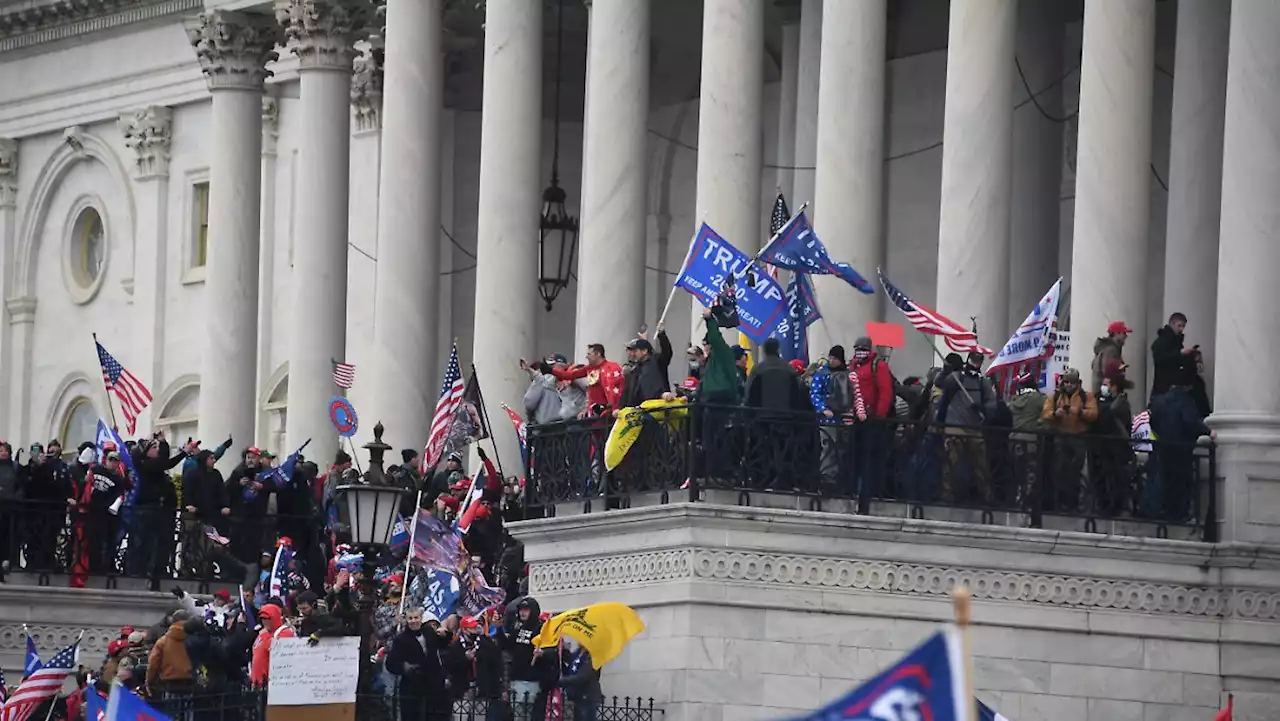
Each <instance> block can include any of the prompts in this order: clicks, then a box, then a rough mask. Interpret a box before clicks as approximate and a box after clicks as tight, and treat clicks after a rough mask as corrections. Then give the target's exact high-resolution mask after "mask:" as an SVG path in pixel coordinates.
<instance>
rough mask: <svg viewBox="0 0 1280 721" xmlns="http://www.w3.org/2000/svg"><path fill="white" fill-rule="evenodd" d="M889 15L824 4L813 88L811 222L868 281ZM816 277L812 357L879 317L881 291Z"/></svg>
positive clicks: (875, 231) (879, 212) (880, 251)
mask: <svg viewBox="0 0 1280 721" xmlns="http://www.w3.org/2000/svg"><path fill="white" fill-rule="evenodd" d="M807 7H808V6H807V5H806V8H807ZM887 23H888V16H887V12H886V7H885V0H861V1H860V2H831V3H827V4H826V5H825V6H824V8H823V18H822V77H823V78H828V79H830V82H823V83H822V84H821V87H820V88H819V100H818V104H819V105H820V106H821V108H822V111H821V112H820V113H818V156H817V172H816V182H815V188H814V212H813V223H814V230H815V231H816V232H817V234H818V237H819V238H821V239H822V241H823V242H824V243H825V244H826V246H827V250H828V251H830V253H831V257H832V258H834V259H836V260H841V261H845V262H847V263H850V264H851V265H853V267H854V268H855V269H857V270H858V272H860V273H862V274H863V275H864V276H865V277H866V278H867V279H868V280H870V281H871V282H873V283H874V282H875V281H874V280H873V279H874V278H875V272H876V267H877V266H879V265H882V264H883V263H884V257H885V252H884V99H885V94H884V93H885V60H884V59H885V38H886V33H887ZM815 281H816V282H815V284H814V287H815V289H816V291H817V294H818V298H819V303H820V304H821V306H822V314H823V317H824V318H825V322H822V323H818V324H815V325H814V326H813V328H812V329H811V330H813V331H814V332H812V333H811V334H810V337H809V350H810V353H811V355H813V356H814V357H818V356H820V355H826V353H827V351H828V350H829V349H830V348H831V346H832V345H834V344H836V343H843V344H845V345H846V346H852V344H853V341H854V339H856V338H857V337H858V336H861V335H866V332H867V331H866V324H867V321H869V320H880V316H881V298H882V297H883V295H882V293H881V292H880V290H879V289H877V290H876V294H875V295H869V296H868V295H863V294H862V293H860V292H858V291H856V290H854V289H853V288H851V287H849V284H847V283H845V282H844V281H842V280H840V279H838V278H835V277H832V276H816V277H815ZM828 329H829V332H830V333H834V334H835V337H834V338H833V337H831V336H830V335H829V334H828Z"/></svg>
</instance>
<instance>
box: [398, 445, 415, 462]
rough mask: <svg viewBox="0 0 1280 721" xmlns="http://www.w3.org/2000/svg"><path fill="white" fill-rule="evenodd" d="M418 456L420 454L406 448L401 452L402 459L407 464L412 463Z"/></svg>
mask: <svg viewBox="0 0 1280 721" xmlns="http://www.w3.org/2000/svg"><path fill="white" fill-rule="evenodd" d="M416 455H418V452H417V451H415V450H413V449H412V448H404V449H401V451H400V459H401V460H402V461H404V462H405V463H408V462H409V461H412V460H413V457H414V456H416Z"/></svg>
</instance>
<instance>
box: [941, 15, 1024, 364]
mask: <svg viewBox="0 0 1280 721" xmlns="http://www.w3.org/2000/svg"><path fill="white" fill-rule="evenodd" d="M1017 20H1018V5H1017V2H1016V0H966V1H965V2H960V3H954V4H952V6H951V23H950V35H949V39H948V42H947V99H946V111H945V113H944V115H943V130H942V142H943V145H942V200H941V207H940V210H939V213H938V296H937V301H936V302H937V307H938V308H939V309H940V311H941V312H942V313H945V314H946V315H948V316H949V317H951V318H958V319H959V320H958V321H957V322H961V323H966V324H967V323H968V320H967V319H969V318H975V319H976V321H977V324H978V331H979V339H980V340H981V341H984V342H985V343H986V345H988V346H991V347H993V348H998V347H999V346H1000V345H1001V344H1002V343H1003V341H1004V340H1005V339H1006V338H1008V337H1009V335H1008V330H1009V328H1008V325H1009V208H1010V203H1011V200H1012V190H1013V83H1014V72H1013V47H1014V30H1015V28H1016V27H1017Z"/></svg>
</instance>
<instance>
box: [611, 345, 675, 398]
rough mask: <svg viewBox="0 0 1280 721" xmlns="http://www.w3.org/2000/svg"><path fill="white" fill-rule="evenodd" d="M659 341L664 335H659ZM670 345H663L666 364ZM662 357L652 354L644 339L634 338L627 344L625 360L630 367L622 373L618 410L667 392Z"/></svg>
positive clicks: (650, 346) (659, 396)
mask: <svg viewBox="0 0 1280 721" xmlns="http://www.w3.org/2000/svg"><path fill="white" fill-rule="evenodd" d="M658 337H659V339H662V338H665V337H666V334H665V333H662V334H659V336H658ZM670 350H671V344H670V343H669V342H666V343H664V351H665V352H666V356H665V357H666V358H667V362H668V363H670V359H671V356H670ZM662 358H663V356H655V355H654V354H653V344H652V343H650V342H649V341H648V340H647V339H645V338H636V339H635V340H633V341H631V342H630V343H628V344H627V360H628V361H629V364H630V367H629V368H628V369H627V370H626V371H625V372H624V373H623V379H622V399H621V400H620V401H619V402H618V406H619V407H620V408H630V407H633V406H638V405H640V404H641V403H643V402H644V401H651V400H655V399H658V398H661V397H662V394H663V393H666V392H667V376H666V371H665V367H664V366H663V363H662Z"/></svg>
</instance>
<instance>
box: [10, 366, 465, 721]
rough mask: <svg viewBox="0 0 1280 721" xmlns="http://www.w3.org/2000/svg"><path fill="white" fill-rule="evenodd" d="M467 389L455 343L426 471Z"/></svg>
mask: <svg viewBox="0 0 1280 721" xmlns="http://www.w3.org/2000/svg"><path fill="white" fill-rule="evenodd" d="M466 390H467V384H466V383H464V382H463V381H462V367H461V366H459V365H458V344H457V343H454V344H453V350H452V351H451V352H450V353H449V366H448V367H447V368H445V371H444V382H442V383H441V384H440V400H439V401H436V414H435V415H434V416H433V417H432V418H431V432H430V433H429V434H428V435H427V447H426V448H425V449H423V452H422V471H423V472H424V473H425V472H426V471H427V469H429V468H433V467H434V466H435V465H436V464H437V463H439V462H440V454H441V453H443V452H444V447H445V442H446V441H448V440H449V430H450V429H451V428H452V427H453V415H454V413H455V412H456V411H457V410H458V405H459V404H461V403H462V396H463V394H464V393H465V392H466ZM0 721H3V720H2V719H0Z"/></svg>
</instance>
